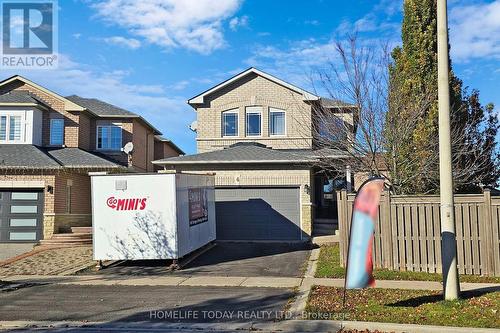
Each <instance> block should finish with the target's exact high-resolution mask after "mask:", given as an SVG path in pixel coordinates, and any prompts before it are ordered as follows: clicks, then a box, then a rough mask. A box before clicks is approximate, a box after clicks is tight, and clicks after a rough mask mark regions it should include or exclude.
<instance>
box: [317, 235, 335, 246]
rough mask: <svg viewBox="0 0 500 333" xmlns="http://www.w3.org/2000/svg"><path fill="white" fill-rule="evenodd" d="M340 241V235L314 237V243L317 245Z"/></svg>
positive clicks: (332, 243)
mask: <svg viewBox="0 0 500 333" xmlns="http://www.w3.org/2000/svg"><path fill="white" fill-rule="evenodd" d="M339 242H340V236H339V235H328V236H314V237H313V238H312V243H313V244H316V245H319V246H321V245H334V244H336V243H339Z"/></svg>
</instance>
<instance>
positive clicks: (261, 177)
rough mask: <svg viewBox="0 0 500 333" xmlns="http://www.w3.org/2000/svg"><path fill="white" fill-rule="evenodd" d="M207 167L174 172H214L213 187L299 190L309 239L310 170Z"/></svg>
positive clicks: (303, 218)
mask: <svg viewBox="0 0 500 333" xmlns="http://www.w3.org/2000/svg"><path fill="white" fill-rule="evenodd" d="M240 167H241V168H240V169H235V168H237V166H236V165H233V166H231V169H229V168H228V167H227V166H226V167H224V166H211V167H205V168H203V167H194V166H193V167H177V168H176V170H177V171H186V172H214V173H215V186H256V185H258V186H270V187H272V186H297V187H299V188H300V208H301V211H300V215H301V221H300V222H301V229H302V231H303V232H304V233H306V234H307V235H308V236H310V235H311V231H312V221H313V204H312V199H313V194H312V191H311V187H312V185H313V183H312V182H311V179H312V178H311V170H309V169H300V168H295V167H292V166H290V168H289V169H283V168H281V169H279V168H276V167H275V168H267V169H266V168H264V167H258V166H249V167H244V166H240Z"/></svg>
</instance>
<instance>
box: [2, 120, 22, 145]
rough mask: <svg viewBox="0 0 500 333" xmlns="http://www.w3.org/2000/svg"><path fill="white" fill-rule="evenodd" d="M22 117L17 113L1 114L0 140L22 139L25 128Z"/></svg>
mask: <svg viewBox="0 0 500 333" xmlns="http://www.w3.org/2000/svg"><path fill="white" fill-rule="evenodd" d="M21 124H22V117H21V116H15V115H9V114H7V115H1V116H0V141H4V142H20V141H21V139H22V136H23V135H22V134H23V128H22V126H21Z"/></svg>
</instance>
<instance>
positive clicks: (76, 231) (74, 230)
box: [71, 227, 92, 234]
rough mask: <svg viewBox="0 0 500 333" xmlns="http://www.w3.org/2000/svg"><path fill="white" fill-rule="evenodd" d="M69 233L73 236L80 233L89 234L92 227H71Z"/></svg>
mask: <svg viewBox="0 0 500 333" xmlns="http://www.w3.org/2000/svg"><path fill="white" fill-rule="evenodd" d="M71 232H72V233H74V234H80V233H85V234H91V233H92V227H71Z"/></svg>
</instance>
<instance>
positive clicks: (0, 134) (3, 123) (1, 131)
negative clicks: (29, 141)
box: [0, 116, 7, 140]
mask: <svg viewBox="0 0 500 333" xmlns="http://www.w3.org/2000/svg"><path fill="white" fill-rule="evenodd" d="M6 139H7V116H0V140H6Z"/></svg>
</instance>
